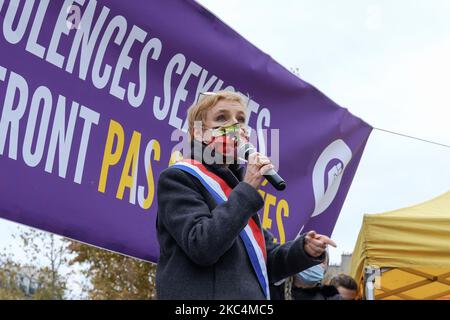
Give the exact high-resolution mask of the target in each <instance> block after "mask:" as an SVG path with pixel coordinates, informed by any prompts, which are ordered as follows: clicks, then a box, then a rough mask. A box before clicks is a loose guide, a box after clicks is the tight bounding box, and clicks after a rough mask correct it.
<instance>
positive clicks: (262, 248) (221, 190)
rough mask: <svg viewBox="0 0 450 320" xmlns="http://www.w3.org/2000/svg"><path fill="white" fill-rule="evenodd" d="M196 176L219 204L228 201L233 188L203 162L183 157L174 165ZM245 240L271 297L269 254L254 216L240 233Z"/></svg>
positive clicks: (251, 259)
mask: <svg viewBox="0 0 450 320" xmlns="http://www.w3.org/2000/svg"><path fill="white" fill-rule="evenodd" d="M173 168H178V169H180V170H183V171H185V172H187V173H189V174H191V175H193V176H194V177H196V178H197V179H198V180H199V181H200V182H201V183H202V184H203V186H204V187H205V188H206V189H207V190H208V191H209V193H210V194H211V195H212V196H213V198H214V199H215V200H216V202H217V204H221V203H222V202H225V201H227V199H228V196H229V194H230V192H231V191H232V189H231V188H230V187H229V186H228V185H227V183H226V182H225V181H224V180H223V179H222V178H220V177H219V176H217V175H216V174H214V173H212V172H210V171H208V169H206V168H205V166H204V165H203V164H201V163H200V162H198V161H196V160H193V159H183V160H181V161H179V162H177V163H175V164H174V165H173ZM239 235H240V237H241V239H242V241H243V242H244V245H245V249H246V250H247V254H248V256H249V258H250V262H251V264H252V266H253V269H254V271H255V273H256V276H257V278H258V281H259V284H260V286H261V289H262V291H263V292H264V295H265V296H266V298H267V300H269V299H270V292H269V280H268V277H267V266H266V261H267V256H266V245H265V240H264V235H263V233H262V230H261V228H260V227H259V226H258V225H257V224H256V222H255V220H253V218H250V219H249V221H248V224H247V225H246V226H245V228H244V230H242V231H241V233H240V234H239Z"/></svg>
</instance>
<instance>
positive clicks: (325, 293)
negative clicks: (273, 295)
mask: <svg viewBox="0 0 450 320" xmlns="http://www.w3.org/2000/svg"><path fill="white" fill-rule="evenodd" d="M325 252H326V255H325V259H324V261H323V262H322V263H320V264H317V265H315V266H312V267H311V268H309V269H306V270H304V271H302V272H299V273H297V274H296V275H294V277H293V280H292V288H291V296H292V299H293V300H341V299H342V298H341V296H340V295H339V291H338V290H337V288H336V287H335V286H332V285H324V284H323V283H322V282H323V278H324V274H325V272H326V271H327V268H328V261H329V257H328V252H327V251H325Z"/></svg>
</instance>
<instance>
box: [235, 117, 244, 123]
mask: <svg viewBox="0 0 450 320" xmlns="http://www.w3.org/2000/svg"><path fill="white" fill-rule="evenodd" d="M237 120H238V121H239V123H245V118H242V117H241V118H238V119H237Z"/></svg>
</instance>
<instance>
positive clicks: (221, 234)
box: [156, 165, 323, 300]
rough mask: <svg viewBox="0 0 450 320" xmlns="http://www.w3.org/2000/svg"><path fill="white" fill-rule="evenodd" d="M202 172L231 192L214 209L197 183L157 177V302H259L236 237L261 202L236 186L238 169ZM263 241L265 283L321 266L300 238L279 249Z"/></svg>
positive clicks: (171, 173)
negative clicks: (158, 253) (198, 300)
mask: <svg viewBox="0 0 450 320" xmlns="http://www.w3.org/2000/svg"><path fill="white" fill-rule="evenodd" d="M205 166H206V167H207V169H208V170H210V171H212V172H214V173H215V174H217V175H219V176H220V177H221V178H222V179H224V180H225V181H226V182H227V183H228V184H229V185H230V187H232V188H233V191H232V192H231V194H230V196H229V198H228V201H226V202H224V203H222V204H220V205H216V202H215V200H214V199H213V197H212V196H211V195H210V194H209V193H208V191H207V190H206V189H205V188H204V187H203V185H202V184H201V182H200V181H198V180H197V179H196V178H195V177H193V176H191V175H190V174H189V173H186V172H184V171H181V170H180V169H176V168H168V169H166V170H164V171H163V172H162V173H161V175H160V177H159V181H158V189H157V198H158V216H157V234H158V241H159V244H160V248H161V249H160V258H159V261H158V266H157V272H156V290H157V298H158V299H200V300H203V299H205V300H206V299H261V300H263V299H265V296H264V293H263V291H262V289H261V287H260V285H259V283H258V280H257V277H256V275H255V272H254V271H253V267H252V265H251V263H250V260H249V258H248V256H247V252H246V249H245V246H244V244H243V242H242V240H241V238H240V237H239V233H240V232H241V230H242V229H243V228H244V227H245V226H246V224H247V222H248V219H249V218H250V217H252V216H254V215H255V214H256V212H257V211H258V210H259V209H261V208H262V207H263V204H264V202H263V199H262V197H261V195H260V194H259V193H258V192H257V191H256V190H255V189H254V188H253V187H252V186H250V185H249V184H247V183H245V182H240V180H242V177H243V170H244V168H239V169H238V168H237V167H236V166H231V167H230V168H223V167H222V168H221V167H219V166H208V165H205ZM253 218H254V217H253ZM256 220H257V223H258V225H260V224H259V220H258V219H256ZM264 237H265V241H266V248H267V269H268V276H269V282H270V283H274V282H277V281H279V280H281V279H283V278H286V277H288V276H291V275H293V274H295V273H297V272H300V271H302V270H305V269H307V268H309V267H311V266H313V265H316V264H318V263H320V262H321V261H322V260H323V256H321V257H319V258H317V259H316V258H312V257H310V256H309V255H308V254H307V253H306V252H305V251H304V248H303V242H304V236H301V237H299V238H298V239H297V240H295V241H290V242H287V243H285V244H284V245H281V246H280V245H277V244H274V242H273V236H272V235H271V234H270V232H268V231H266V230H264Z"/></svg>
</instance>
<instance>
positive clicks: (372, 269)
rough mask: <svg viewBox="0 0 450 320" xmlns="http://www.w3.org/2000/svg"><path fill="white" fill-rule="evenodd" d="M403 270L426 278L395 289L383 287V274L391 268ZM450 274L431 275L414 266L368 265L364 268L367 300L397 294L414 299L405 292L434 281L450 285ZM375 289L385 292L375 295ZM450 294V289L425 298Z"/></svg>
mask: <svg viewBox="0 0 450 320" xmlns="http://www.w3.org/2000/svg"><path fill="white" fill-rule="evenodd" d="M395 269H397V270H401V271H402V272H407V273H410V274H413V275H416V276H419V277H422V278H424V280H420V281H416V282H414V283H410V284H408V285H405V286H403V287H400V288H395V289H386V288H382V286H381V277H382V275H383V274H385V273H387V272H389V271H391V270H395ZM449 276H450V272H445V273H443V274H440V275H437V276H436V275H431V274H428V273H426V272H423V271H419V270H416V269H412V268H382V269H381V270H380V268H378V267H376V266H367V267H366V268H365V270H364V284H365V286H364V289H365V290H364V297H365V299H366V300H380V299H384V298H387V297H390V296H397V297H399V298H402V299H405V300H414V298H413V297H410V296H408V295H407V294H405V293H404V292H406V291H409V290H412V289H416V288H419V287H421V286H424V285H427V284H430V283H433V282H439V283H442V284H445V285H448V286H450V280H447V278H448V277H449ZM375 289H378V290H380V291H383V293H380V294H377V295H375ZM448 294H450V290H447V291H443V292H440V293H437V294H433V295H430V296H427V297H424V298H423V299H425V300H434V299H438V298H441V297H444V296H446V295H448Z"/></svg>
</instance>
